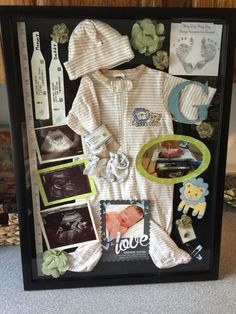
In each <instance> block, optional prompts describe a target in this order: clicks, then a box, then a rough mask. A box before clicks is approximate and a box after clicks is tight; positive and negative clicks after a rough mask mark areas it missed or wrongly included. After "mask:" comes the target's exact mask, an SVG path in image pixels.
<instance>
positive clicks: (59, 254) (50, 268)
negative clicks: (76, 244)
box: [42, 250, 69, 278]
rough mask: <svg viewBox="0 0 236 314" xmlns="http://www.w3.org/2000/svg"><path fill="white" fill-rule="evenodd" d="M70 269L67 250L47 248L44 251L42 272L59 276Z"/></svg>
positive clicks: (54, 276) (55, 276)
mask: <svg viewBox="0 0 236 314" xmlns="http://www.w3.org/2000/svg"><path fill="white" fill-rule="evenodd" d="M68 269H69V255H68V253H67V252H65V251H57V250H47V251H45V252H44V253H43V262H42V273H43V274H44V275H46V276H52V277H53V278H58V277H60V276H61V275H63V274H64V273H65V272H66V271H67V270H68Z"/></svg>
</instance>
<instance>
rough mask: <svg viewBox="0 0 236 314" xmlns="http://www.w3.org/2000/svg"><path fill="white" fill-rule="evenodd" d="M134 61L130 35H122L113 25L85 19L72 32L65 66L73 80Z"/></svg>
mask: <svg viewBox="0 0 236 314" xmlns="http://www.w3.org/2000/svg"><path fill="white" fill-rule="evenodd" d="M133 58H134V53H133V50H132V48H131V46H130V42H129V38H128V36H127V35H124V36H122V35H121V34H120V33H119V32H118V31H117V30H115V29H114V28H112V27H111V26H110V25H108V24H106V23H104V22H102V21H98V20H90V19H85V20H83V21H82V22H80V23H79V24H78V25H77V26H76V28H75V29H74V30H73V32H72V34H71V36H70V40H69V46H68V61H67V62H65V63H64V66H65V68H66V71H67V73H68V75H69V78H70V80H76V79H77V78H79V77H81V76H83V75H85V74H88V73H92V72H95V71H97V70H102V69H103V70H106V69H112V68H114V67H116V66H118V65H120V64H123V63H125V62H129V61H130V60H132V59H133Z"/></svg>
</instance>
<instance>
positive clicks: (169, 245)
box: [0, 1, 236, 290]
mask: <svg viewBox="0 0 236 314" xmlns="http://www.w3.org/2000/svg"><path fill="white" fill-rule="evenodd" d="M118 2H119V1H117V3H118ZM133 2H137V3H138V2H140V1H133ZM120 3H121V4H122V5H123V4H124V1H120ZM0 20H1V25H0V26H1V35H2V46H3V52H4V53H3V54H4V56H5V60H4V62H5V70H6V78H7V84H8V98H9V112H10V120H11V134H12V142H13V154H14V158H13V160H14V163H15V165H14V166H15V172H16V183H17V191H18V193H17V195H18V204H17V207H18V209H19V217H20V219H19V221H20V232H21V240H22V245H21V250H22V251H21V252H22V254H21V256H22V265H23V276H24V288H25V289H26V290H36V289H43V290H44V289H54V288H72V287H85V286H86V287H89V286H105V285H119V284H122V285H125V284H145V283H161V282H176V281H197V280H215V279H217V278H218V269H219V256H220V231H221V218H222V208H223V192H224V191H223V189H224V186H223V182H224V173H225V163H226V149H227V136H228V133H227V132H228V124H229V116H230V104H231V91H232V81H233V62H234V52H235V37H236V32H235V29H236V10H234V9H229V10H217V9H216V10H215V9H190V8H186V9H185V8H174V9H173V8H138V7H133V8H122V7H117V8H108V7H100V8H97V7H96V8H94V7H65V6H63V7H42V6H40V7H37V6H32V7H24V6H21V7H14V6H11V7H1V6H0ZM0 157H1V156H0ZM0 181H1V178H0ZM0 183H1V182H0ZM183 186H184V187H186V188H185V189H183ZM180 193H182V194H183V195H182V194H181V195H180ZM85 205H86V206H85ZM55 206H56V207H55ZM0 211H1V210H0ZM197 212H198V213H197ZM190 216H191V217H190Z"/></svg>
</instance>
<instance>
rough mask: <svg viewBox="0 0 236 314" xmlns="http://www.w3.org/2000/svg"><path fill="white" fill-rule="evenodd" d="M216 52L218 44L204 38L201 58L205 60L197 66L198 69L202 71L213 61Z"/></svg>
mask: <svg viewBox="0 0 236 314" xmlns="http://www.w3.org/2000/svg"><path fill="white" fill-rule="evenodd" d="M216 50H217V48H216V43H215V42H214V41H213V40H211V39H209V38H208V39H206V38H203V39H202V45H201V56H202V57H203V59H202V60H200V61H199V62H198V63H197V64H196V68H197V69H199V70H200V69H202V68H203V67H204V65H205V64H207V63H208V62H210V61H211V60H213V59H214V58H215V55H216Z"/></svg>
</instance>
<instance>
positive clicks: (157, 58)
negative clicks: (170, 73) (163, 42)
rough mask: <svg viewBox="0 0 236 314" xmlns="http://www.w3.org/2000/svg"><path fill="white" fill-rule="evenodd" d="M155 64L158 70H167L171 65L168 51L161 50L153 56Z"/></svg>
mask: <svg viewBox="0 0 236 314" xmlns="http://www.w3.org/2000/svg"><path fill="white" fill-rule="evenodd" d="M152 61H153V64H154V65H155V67H156V68H157V69H158V70H165V69H166V68H168V65H169V58H168V54H167V52H166V51H163V50H160V51H157V53H156V54H155V55H154V56H153V57H152Z"/></svg>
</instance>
